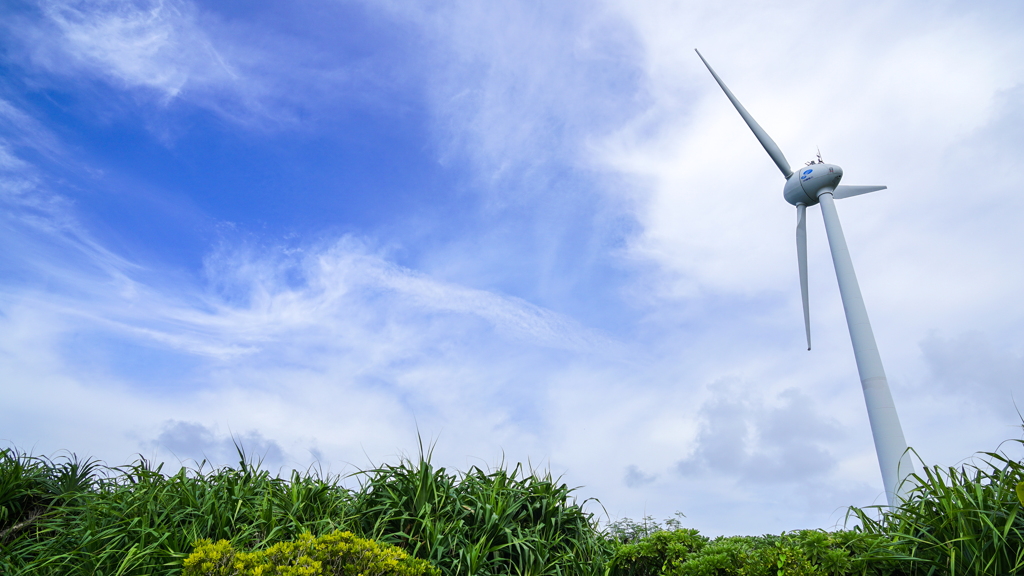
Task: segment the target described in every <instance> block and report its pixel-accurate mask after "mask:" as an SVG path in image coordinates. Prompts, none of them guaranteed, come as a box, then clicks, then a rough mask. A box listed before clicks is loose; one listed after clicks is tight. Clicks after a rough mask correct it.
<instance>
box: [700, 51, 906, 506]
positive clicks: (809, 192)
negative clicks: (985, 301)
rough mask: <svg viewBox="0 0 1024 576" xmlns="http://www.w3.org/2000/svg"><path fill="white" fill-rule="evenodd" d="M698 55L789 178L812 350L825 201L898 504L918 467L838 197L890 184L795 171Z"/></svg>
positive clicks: (833, 171) (823, 168) (833, 169)
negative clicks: (817, 243) (810, 257)
mask: <svg viewBox="0 0 1024 576" xmlns="http://www.w3.org/2000/svg"><path fill="white" fill-rule="evenodd" d="M697 55H698V56H700V59H701V60H702V61H703V62H704V65H705V66H707V68H708V70H709V71H710V72H711V75H712V76H714V77H715V81H717V82H718V85H719V86H721V87H722V90H723V91H724V92H725V95H726V96H728V98H729V100H730V101H731V102H732V105H733V106H735V107H736V111H737V112H739V113H740V116H742V117H743V120H744V121H745V122H746V123H747V126H749V127H750V129H751V130H752V131H753V132H754V136H756V137H757V140H758V141H759V142H760V143H761V146H764V149H765V151H767V152H768V155H769V156H771V158H772V160H774V161H775V164H776V165H777V166H778V167H779V170H781V171H782V175H783V176H785V178H786V186H785V187H784V188H783V190H782V195H783V197H784V198H785V199H786V201H787V202H789V203H790V204H793V205H794V206H796V254H797V261H798V265H799V268H800V293H801V296H802V298H803V305H804V329H805V330H806V332H807V349H808V350H810V349H811V319H810V318H811V317H810V311H809V309H808V301H807V227H806V222H805V219H804V216H805V213H806V209H807V207H808V206H813V205H815V204H820V205H821V214H822V216H823V217H824V219H825V232H826V234H827V235H828V245H829V248H831V250H832V262H833V263H834V264H835V267H836V278H837V279H838V280H839V293H840V294H841V295H842V299H843V308H844V309H845V310H846V324H847V326H848V327H849V329H850V339H851V340H852V341H853V354H854V356H855V357H856V358H857V371H858V372H860V382H861V386H862V388H863V390H864V402H865V403H866V404H867V408H868V419H869V420H870V421H871V434H872V436H874V439H875V452H876V453H877V454H878V465H879V468H881V470H882V482H883V484H884V485H885V497H886V500H887V501H888V503H889V506H890V507H892V506H895V505H897V504H898V502H897V497H899V498H900V499H904V498H905V496H906V492H907V491H908V490H909V488H910V482H904V481H905V480H906V478H907V476H909V475H910V474H912V473H913V472H914V468H913V464H912V463H911V461H910V457H909V455H908V454H907V441H906V440H905V439H904V437H903V428H902V427H901V426H900V419H899V416H898V415H897V414H896V406H895V404H893V401H892V393H891V392H890V391H889V382H888V381H887V380H886V378H885V370H884V369H883V368H882V358H881V357H880V356H879V354H878V346H877V345H876V344H875V335H874V334H873V333H872V332H871V323H870V322H869V321H868V311H867V308H865V306H864V298H863V297H861V294H860V286H859V285H858V284H857V275H856V274H855V273H854V271H853V261H852V260H851V259H850V251H849V250H848V249H847V248H846V238H844V237H843V228H842V226H841V225H840V224H839V214H838V213H837V212H836V205H835V203H834V201H833V200H835V199H839V198H849V197H850V196H857V195H858V194H865V193H867V192H874V191H876V190H884V189H885V186H842V185H840V184H839V180H840V179H841V178H842V177H843V169H842V168H840V167H839V166H836V165H834V164H825V163H824V162H822V161H821V155H820V154H819V155H818V161H817V162H813V161H812V162H810V163H808V164H807V166H806V167H805V168H803V169H801V170H800V171H799V172H793V170H792V169H791V168H790V167H789V162H787V161H786V157H785V156H783V155H782V151H781V150H779V147H778V145H776V144H775V142H774V141H773V140H772V139H771V137H770V136H768V134H767V133H766V132H765V131H764V129H762V128H761V126H759V125H758V123H757V122H756V121H754V119H753V118H752V117H751V116H750V114H749V113H748V112H747V110H746V109H745V108H744V107H743V105H742V104H740V103H739V100H737V99H736V97H735V96H733V95H732V92H730V91H729V89H728V88H727V87H726V86H725V83H724V82H722V79H721V78H719V77H718V74H715V71H714V70H713V69H712V68H711V65H710V64H708V61H707V60H704V56H702V55H701V53H700V51H699V50H698V51H697Z"/></svg>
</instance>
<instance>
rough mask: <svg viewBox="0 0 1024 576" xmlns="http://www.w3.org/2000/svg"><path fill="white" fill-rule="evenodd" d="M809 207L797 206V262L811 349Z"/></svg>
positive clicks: (808, 346) (806, 328)
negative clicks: (808, 289) (808, 268)
mask: <svg viewBox="0 0 1024 576" xmlns="http://www.w3.org/2000/svg"><path fill="white" fill-rule="evenodd" d="M806 215H807V206H804V205H803V204H797V205H796V261H797V265H798V266H799V268H800V297H801V299H802V300H803V302H804V330H806V331H807V349H808V350H810V349H811V307H810V303H809V301H808V297H807V220H806V218H805V217H806Z"/></svg>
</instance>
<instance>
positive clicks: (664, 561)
mask: <svg viewBox="0 0 1024 576" xmlns="http://www.w3.org/2000/svg"><path fill="white" fill-rule="evenodd" d="M707 543H708V538H707V537H706V536H701V535H700V532H698V531H697V530H694V529H692V528H691V529H681V530H671V531H669V530H663V531H659V532H654V533H653V534H651V535H649V536H647V537H646V538H641V539H639V540H636V541H634V542H631V543H629V544H623V545H621V546H619V548H618V549H617V550H616V551H615V555H614V556H612V560H611V566H612V569H613V570H615V573H616V574H621V575H622V576H656V575H657V574H661V573H663V572H664V571H665V570H666V569H667V568H668V567H669V566H670V565H672V564H674V563H676V562H685V561H686V559H687V558H688V557H689V556H690V555H691V554H693V553H695V552H697V551H699V550H700V549H701V548H703V547H704V546H705V545H706V544H707Z"/></svg>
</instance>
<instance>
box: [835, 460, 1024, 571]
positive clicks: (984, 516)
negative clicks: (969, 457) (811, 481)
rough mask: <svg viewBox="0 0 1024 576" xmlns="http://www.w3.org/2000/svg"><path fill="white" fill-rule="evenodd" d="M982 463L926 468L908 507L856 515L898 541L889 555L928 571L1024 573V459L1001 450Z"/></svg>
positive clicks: (893, 542)
mask: <svg viewBox="0 0 1024 576" xmlns="http://www.w3.org/2000/svg"><path fill="white" fill-rule="evenodd" d="M1012 442H1018V443H1024V441H1021V440H1013V441H1012ZM976 461H977V462H978V463H977V464H964V465H962V466H959V467H956V466H952V467H948V468H942V467H939V466H930V467H929V466H923V469H924V470H923V472H922V473H921V474H915V475H913V476H911V481H912V482H913V483H914V484H915V486H914V488H913V489H912V490H911V491H910V493H909V495H908V499H907V501H906V502H905V503H903V504H902V505H901V506H899V507H897V508H895V509H893V510H892V511H888V510H886V509H884V508H882V507H872V508H873V510H872V509H871V508H865V509H861V508H856V507H854V508H851V509H850V510H851V514H852V515H853V516H855V517H856V518H857V519H858V520H860V523H861V525H862V526H863V529H864V530H865V531H866V532H868V533H874V534H880V535H885V536H886V537H888V538H889V539H890V542H891V544H890V545H889V546H888V547H887V550H886V553H887V554H888V555H891V557H896V558H901V559H905V560H908V561H911V562H912V563H913V564H914V565H915V566H917V567H918V568H919V569H920V570H921V573H922V574H925V573H927V574H949V575H950V576H957V575H960V574H963V575H1005V574H1024V511H1022V507H1024V498H1022V497H1021V496H1024V495H1021V494H1019V493H1018V490H1020V491H1024V490H1022V489H1021V488H1020V487H1021V486H1024V464H1022V463H1021V462H1018V461H1014V460H1012V459H1010V458H1008V457H1007V456H1005V455H1004V454H1002V453H997V452H982V453H980V454H979V456H978V457H977V458H976Z"/></svg>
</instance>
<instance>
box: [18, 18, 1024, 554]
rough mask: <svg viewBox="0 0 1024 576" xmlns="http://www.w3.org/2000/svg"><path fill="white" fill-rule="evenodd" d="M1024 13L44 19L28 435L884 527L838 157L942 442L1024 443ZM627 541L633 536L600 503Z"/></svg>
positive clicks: (37, 29)
mask: <svg viewBox="0 0 1024 576" xmlns="http://www.w3.org/2000/svg"><path fill="white" fill-rule="evenodd" d="M1022 21H1024V18H1022V13H1021V8H1020V6H1018V5H1017V4H1016V3H1012V2H993V3H987V4H984V5H970V6H968V5H964V4H959V3H949V2H947V3H942V2H938V3H936V2H928V3H923V2H922V3H914V2H909V3H903V4H901V5H899V6H895V5H891V4H890V3H873V2H867V3H865V2H837V3H834V4H830V5H829V6H827V7H822V6H821V5H820V4H817V3H811V2H771V3H763V2H762V3H747V2H732V1H728V2H688V3H673V2H661V1H651V2H645V3H631V2H616V1H610V0H609V1H606V2H597V1H594V2H563V3H557V4H555V3H543V2H505V3H501V4H500V5H482V4H479V3H473V2H458V1H451V2H443V1H442V2H425V3H420V4H412V3H402V2H387V1H381V2H360V1H354V0H353V1H333V2H326V1H324V2H321V1H313V2H305V3H288V2H277V3H275V2H267V3H262V4H261V5H260V6H256V7H254V6H251V5H249V4H248V3H233V2H218V3H201V2H187V1H169V0H168V1H164V2H123V1H119V0H118V1H114V0H109V1H82V2H60V1H52V2H12V3H7V4H5V5H4V6H3V7H2V8H0V22H2V24H0V27H2V28H0V30H2V33H0V246H2V250H0V394H2V397H3V400H4V401H3V402H0V439H3V440H4V441H6V442H8V443H10V444H12V445H14V446H17V447H19V448H22V449H25V450H31V451H33V452H35V453H45V454H52V453H54V452H55V451H57V450H61V449H66V450H70V451H74V452H76V453H78V454H80V455H91V456H96V457H99V458H102V459H104V460H105V461H107V462H108V463H111V464H121V463H124V462H127V461H129V460H131V459H132V458H133V456H134V455H135V454H139V453H141V454H144V455H146V456H147V457H151V458H155V459H158V460H163V461H167V462H169V463H170V464H171V465H176V464H177V463H178V462H180V461H185V460H188V459H201V458H204V457H205V458H208V459H210V460H212V461H214V462H216V463H221V464H228V463H231V462H232V459H231V456H232V450H233V449H232V448H231V438H232V436H234V437H235V438H240V439H242V440H243V443H244V444H245V445H246V446H249V447H251V448H252V449H253V450H254V451H256V452H259V453H261V454H264V455H265V456H266V460H265V461H266V463H267V464H268V465H269V466H270V467H271V468H272V469H275V470H276V469H282V470H287V469H290V468H292V467H296V468H300V469H304V468H305V467H306V466H308V465H309V464H310V463H311V462H313V461H314V460H317V459H318V460H320V461H321V462H322V463H324V464H325V465H327V466H329V467H330V468H331V469H332V470H333V471H335V472H352V471H355V470H357V469H360V468H363V467H367V466H369V465H371V464H372V463H380V462H386V461H394V460H395V459H397V458H398V457H399V456H400V455H403V454H405V455H408V454H413V453H414V452H415V450H416V448H417V440H416V439H417V432H419V433H420V434H422V435H423V436H424V437H425V438H427V439H432V440H434V441H436V450H435V456H436V458H437V460H438V463H440V464H443V465H446V466H449V467H453V468H457V469H465V468H467V467H468V466H470V465H481V464H483V465H493V464H495V463H497V462H498V461H500V460H501V458H502V457H504V458H505V459H506V460H507V461H513V462H514V461H524V462H525V461H527V460H529V461H530V462H532V463H533V464H534V465H536V466H542V467H549V468H550V469H551V470H552V471H553V472H554V473H556V474H561V475H563V478H564V479H565V480H566V481H567V482H568V483H570V484H571V485H574V486H581V488H580V489H579V492H578V494H579V496H580V497H581V499H582V498H587V497H596V498H599V499H600V501H601V503H602V505H603V506H604V509H606V510H607V512H608V514H609V517H610V518H611V519H616V518H622V517H632V518H639V517H641V516H643V515H645V514H650V515H654V516H656V517H659V518H665V517H670V516H671V515H672V514H673V513H674V512H675V511H681V512H683V513H684V514H686V516H687V518H686V522H687V523H688V524H689V525H690V526H693V527H695V528H698V529H700V530H702V531H703V532H704V533H707V534H721V533H728V534H759V533H765V532H778V531H781V530H784V529H795V528H803V527H832V526H834V525H835V524H836V523H837V522H842V520H843V511H844V510H845V507H846V506H848V505H851V504H854V505H870V504H873V503H880V502H882V501H884V495H883V494H882V487H881V479H880V477H879V473H878V468H877V463H876V460H875V455H874V449H873V445H872V442H871V436H870V430H869V428H868V423H867V418H866V411H865V409H864V402H863V396H862V395H861V392H860V387H859V381H858V378H857V373H856V366H855V364H854V361H853V355H852V351H851V348H850V344H849V336H848V334H847V331H846V326H845V321H844V317H843V312H842V307H841V302H840V300H839V294H838V289H837V286H836V282H835V275H834V272H833V269H832V264H831V260H830V257H829V253H828V246H827V242H826V239H825V235H824V230H823V227H822V224H821V218H820V215H819V212H818V210H817V209H816V208H815V209H811V210H809V212H808V221H809V226H808V241H809V255H810V270H811V272H810V274H811V318H812V332H813V336H814V342H815V349H814V350H813V351H812V352H807V351H806V350H805V349H804V345H803V326H802V321H801V312H800V300H799V287H798V284H797V274H796V265H795V262H794V260H795V250H794V247H793V227H794V224H795V215H794V213H793V212H794V210H793V209H792V207H791V206H789V205H788V204H786V203H785V202H784V201H783V200H782V197H781V191H782V184H783V182H782V179H781V178H779V177H778V172H777V169H776V168H775V166H774V165H773V164H772V162H771V160H770V159H769V158H768V157H767V155H766V154H765V153H764V151H763V150H762V149H761V148H760V147H759V146H758V144H757V142H756V140H755V139H754V138H753V136H752V135H751V134H750V133H749V131H748V130H747V128H746V127H745V126H744V125H743V123H742V121H741V120H740V118H739V117H738V115H737V114H736V113H735V111H734V110H733V109H732V108H731V106H730V105H729V103H728V101H727V100H726V99H725V97H724V96H723V95H722V94H721V92H720V90H719V89H718V87H717V85H716V84H715V83H714V81H713V79H712V78H711V77H710V75H709V74H708V73H707V71H706V69H704V68H703V66H702V64H701V63H700V60H699V59H698V58H697V56H696V54H694V53H693V48H694V47H699V48H700V49H701V50H702V52H703V53H704V54H705V56H706V57H707V58H708V59H709V61H710V62H711V63H712V65H714V66H715V67H716V70H717V71H718V72H719V74H720V75H721V76H722V77H723V79H724V80H725V81H726V82H727V83H728V84H729V85H730V87H731V88H732V90H733V91H734V93H735V94H736V95H737V96H738V97H739V98H740V100H741V101H742V102H743V103H744V104H745V105H746V107H747V108H748V110H749V111H750V112H751V113H752V114H753V115H754V117H755V118H756V119H757V120H758V121H759V122H760V123H761V124H762V125H763V126H764V127H765V129H766V130H767V131H768V132H769V133H770V134H771V135H772V136H773V138H774V139H775V140H776V141H777V142H778V143H779V145H780V147H781V148H782V150H783V151H784V152H785V153H786V155H787V157H788V158H789V161H790V163H791V164H794V165H798V164H799V163H800V162H803V161H806V160H809V159H811V158H812V157H813V155H814V153H815V150H816V149H815V147H816V146H818V147H820V149H821V151H822V154H823V156H824V157H825V159H826V160H827V161H830V162H834V163H837V164H840V165H842V166H843V168H844V171H845V181H846V182H847V183H850V184H886V185H888V186H889V189H888V190H887V191H885V192H880V193H876V194H871V195H867V196H862V197H856V198H852V199H849V200H844V201H842V202H840V203H839V204H838V209H839V213H840V217H841V218H842V221H843V224H844V230H845V232H846V235H847V240H848V242H849V244H850V249H851V252H852V255H853V259H854V263H855V265H856V267H857V272H858V276H859V279H860V281H861V287H862V290H863V292H864V296H865V300H866V303H867V305H868V311H869V313H870V314H871V318H872V322H873V325H874V328H875V333H876V338H877V339H878V342H879V346H880V349H881V351H882V358H883V361H884V362H885V365H886V369H887V372H888V375H889V379H890V385H891V386H892V389H893V395H894V397H895V400H896V403H897V408H898V409H899V412H900V415H901V417H902V419H903V427H904V431H905V433H906V436H907V440H908V442H909V444H910V445H911V446H913V447H914V448H915V449H916V450H917V451H918V453H919V454H920V455H921V456H922V457H923V458H924V459H925V460H926V461H927V462H929V463H934V464H946V465H949V464H954V463H956V462H959V461H961V460H962V459H963V458H965V457H968V456H970V455H971V454H972V453H973V452H975V451H977V450H991V449H994V448H996V446H997V445H998V443H999V442H1000V441H1001V440H1004V439H1007V438H1016V437H1019V436H1020V418H1019V416H1018V415H1017V413H1016V410H1015V408H1014V405H1013V402H1014V400H1015V398H1017V397H1020V396H1021V391H1022V390H1024V386H1022V382H1024V359H1022V358H1024V356H1022V353H1024V333H1022V332H1021V329H1020V326H1021V325H1024V324H1022V320H1024V305H1021V303H1020V299H1019V291H1020V286H1021V285H1022V283H1024V273H1022V269H1021V262H1022V261H1024V260H1022V256H1024V254H1022V248H1021V247H1022V246H1024V227H1022V226H1021V225H1020V222H1021V221H1022V220H1024V194H1021V189H1020V184H1019V178H1018V176H1017V171H1018V167H1019V165H1020V158H1021V157H1022V152H1024V146H1022V139H1021V134H1022V133H1024V117H1022V116H1021V112H1020V110H1021V109H1024V107H1022V106H1021V104H1022V102H1021V100H1022V97H1024V89H1022V81H1024V58H1022V56H1024V51H1022V48H1024V46H1022V44H1024V40H1022V39H1021V38H1020V34H1019V29H1020V25H1021V24H1022ZM600 512H601V514H604V511H603V510H600Z"/></svg>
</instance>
